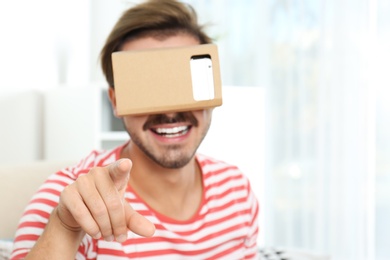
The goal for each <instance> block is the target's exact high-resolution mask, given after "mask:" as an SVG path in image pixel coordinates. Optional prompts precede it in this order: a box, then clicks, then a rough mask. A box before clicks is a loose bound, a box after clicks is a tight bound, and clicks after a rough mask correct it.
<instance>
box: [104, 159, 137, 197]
mask: <svg viewBox="0 0 390 260" xmlns="http://www.w3.org/2000/svg"><path fill="white" fill-rule="evenodd" d="M132 165H133V164H132V162H131V161H130V159H120V160H118V161H116V162H115V163H112V164H110V165H108V172H109V174H110V177H111V179H112V181H113V183H114V185H115V187H116V188H117V190H118V191H119V192H124V191H125V190H126V187H127V184H128V182H129V178H130V170H131V167H132Z"/></svg>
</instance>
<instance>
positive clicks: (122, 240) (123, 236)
mask: <svg viewBox="0 0 390 260" xmlns="http://www.w3.org/2000/svg"><path fill="white" fill-rule="evenodd" d="M126 239H127V236H126V235H125V234H122V235H119V236H117V237H116V241H117V242H119V243H123V242H125V241H126Z"/></svg>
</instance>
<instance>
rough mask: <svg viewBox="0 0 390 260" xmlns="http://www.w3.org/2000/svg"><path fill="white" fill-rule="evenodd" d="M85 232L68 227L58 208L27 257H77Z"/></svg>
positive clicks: (58, 259) (57, 258) (40, 258)
mask: <svg viewBox="0 0 390 260" xmlns="http://www.w3.org/2000/svg"><path fill="white" fill-rule="evenodd" d="M84 235H85V233H84V232H83V231H82V230H80V229H77V230H74V229H73V230H72V228H69V227H66V226H65V225H64V224H63V223H62V222H61V220H60V218H59V216H58V214H57V208H55V209H54V211H53V213H52V214H51V216H50V219H49V222H48V223H47V225H46V228H45V230H44V231H43V233H42V235H41V236H40V238H39V239H38V241H37V242H36V244H35V245H34V247H33V248H32V249H31V251H30V253H29V254H28V255H27V257H26V259H30V260H31V259H39V260H45V259H56V260H61V259H75V256H76V253H77V250H78V248H79V246H80V243H81V240H82V238H83V237H84Z"/></svg>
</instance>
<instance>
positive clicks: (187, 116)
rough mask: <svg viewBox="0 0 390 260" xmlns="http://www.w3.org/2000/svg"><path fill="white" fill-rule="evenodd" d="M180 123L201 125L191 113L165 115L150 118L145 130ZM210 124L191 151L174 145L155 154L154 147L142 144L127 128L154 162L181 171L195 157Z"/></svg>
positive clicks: (136, 142)
mask: <svg viewBox="0 0 390 260" xmlns="http://www.w3.org/2000/svg"><path fill="white" fill-rule="evenodd" d="M178 122H190V123H191V124H192V127H197V126H198V125H199V123H198V120H197V119H196V118H195V117H194V116H193V114H192V113H190V112H182V113H177V114H176V115H175V117H167V116H166V115H164V114H159V115H152V116H150V118H148V120H147V121H146V122H145V124H144V126H143V130H144V131H149V130H148V129H149V128H151V127H153V126H154V125H158V124H169V123H178ZM210 123H211V121H210V122H208V124H206V125H205V128H204V129H203V131H202V132H201V136H200V139H199V141H198V143H196V144H195V146H194V147H191V148H190V149H191V150H189V149H184V148H183V146H182V145H174V144H172V145H167V146H165V147H164V151H163V152H155V151H154V149H153V148H152V147H150V146H148V145H147V144H145V143H144V142H142V140H141V138H139V137H138V135H137V134H136V133H134V132H132V131H131V130H130V129H127V127H125V128H126V131H127V132H128V134H129V136H130V140H131V141H132V142H133V143H134V144H135V145H136V146H137V147H138V148H139V149H140V150H141V151H142V152H143V153H144V154H145V155H146V156H147V157H148V158H150V159H151V160H152V161H153V162H155V163H156V164H158V165H159V166H161V167H163V168H169V169H179V168H182V167H184V166H185V165H187V164H188V163H189V162H190V161H191V160H192V158H193V157H194V156H195V153H196V151H197V150H198V147H199V146H200V144H201V143H202V141H203V139H204V137H205V136H206V134H207V132H208V130H209V127H210Z"/></svg>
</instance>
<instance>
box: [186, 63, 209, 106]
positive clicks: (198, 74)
mask: <svg viewBox="0 0 390 260" xmlns="http://www.w3.org/2000/svg"><path fill="white" fill-rule="evenodd" d="M190 66H191V78H192V91H193V96H194V100H196V101H201V100H210V99H214V77H213V66H212V61H211V58H210V56H209V55H201V56H193V57H191V60H190Z"/></svg>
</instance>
